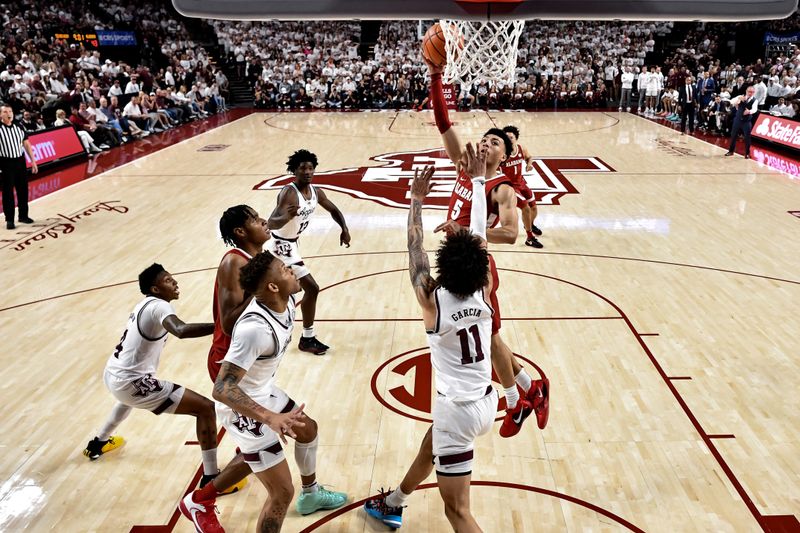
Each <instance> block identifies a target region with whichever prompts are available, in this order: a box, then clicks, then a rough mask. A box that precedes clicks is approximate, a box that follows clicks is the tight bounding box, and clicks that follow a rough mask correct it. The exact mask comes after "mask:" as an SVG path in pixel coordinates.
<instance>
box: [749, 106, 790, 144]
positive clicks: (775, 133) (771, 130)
mask: <svg viewBox="0 0 800 533" xmlns="http://www.w3.org/2000/svg"><path fill="white" fill-rule="evenodd" d="M753 135H754V136H756V137H758V138H760V139H765V140H767V141H772V142H775V143H778V144H781V145H783V146H788V147H790V148H794V149H797V150H800V122H795V121H794V120H789V119H787V118H784V117H773V116H771V115H765V114H761V115H759V116H758V118H756V123H755V124H754V125H753Z"/></svg>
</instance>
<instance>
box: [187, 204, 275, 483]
mask: <svg viewBox="0 0 800 533" xmlns="http://www.w3.org/2000/svg"><path fill="white" fill-rule="evenodd" d="M219 232H220V235H221V236H222V240H223V241H224V242H225V244H227V245H228V246H233V248H232V249H231V250H228V251H227V252H225V255H223V256H222V260H221V261H220V263H219V267H218V268H217V277H216V279H215V280H214V308H213V310H212V315H213V317H214V337H213V341H212V343H211V349H210V350H209V351H208V375H209V376H210V377H211V381H212V382H214V381H216V379H217V374H219V369H220V366H221V365H222V360H223V359H224V358H225V354H226V353H228V348H229V347H230V344H231V336H230V334H231V331H232V330H233V325H234V324H235V323H236V319H238V318H239V315H241V314H242V311H243V310H244V308H245V307H247V305H248V304H249V303H250V300H251V298H250V296H249V295H247V294H245V293H244V291H243V290H242V288H241V286H240V285H239V270H240V269H241V268H242V267H243V266H244V265H246V264H247V262H248V261H249V260H250V258H252V257H253V256H254V255H256V254H258V253H260V252H261V251H262V249H263V247H264V243H266V242H267V241H268V240H269V238H270V232H269V229H267V221H266V220H264V219H263V218H261V217H260V216H258V213H256V211H255V209H253V208H252V207H250V206H247V205H237V206H234V207H230V208H228V209H226V210H225V212H224V213H223V214H222V217H221V218H220V220H219ZM248 475H250V467H249V466H247V463H245V462H244V459H243V457H242V455H241V454H237V455H236V457H234V458H233V460H232V461H231V462H230V463H228V466H226V467H225V468H224V469H223V470H222V472H221V473H220V474H219V476H217V478H216V479H214V481H213V483H214V486H215V487H216V488H217V489H218V490H219V492H220V493H222V494H229V493H231V492H236V490H238V489H240V488H242V487H243V486H244V485H246V484H247V481H246V478H247V476H248ZM204 485H205V483H201V484H200V487H201V488H202V487H203V486H204ZM225 487H229V488H227V489H226V488H225Z"/></svg>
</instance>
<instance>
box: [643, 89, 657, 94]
mask: <svg viewBox="0 0 800 533" xmlns="http://www.w3.org/2000/svg"><path fill="white" fill-rule="evenodd" d="M645 96H658V89H647V90H646V91H645Z"/></svg>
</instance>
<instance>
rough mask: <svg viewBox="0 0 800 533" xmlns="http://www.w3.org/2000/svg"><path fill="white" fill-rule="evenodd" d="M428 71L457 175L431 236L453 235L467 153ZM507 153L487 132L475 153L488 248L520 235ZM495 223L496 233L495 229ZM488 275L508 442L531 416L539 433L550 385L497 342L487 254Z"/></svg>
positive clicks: (468, 195) (465, 186) (465, 193)
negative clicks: (480, 160) (481, 172)
mask: <svg viewBox="0 0 800 533" xmlns="http://www.w3.org/2000/svg"><path fill="white" fill-rule="evenodd" d="M426 62H427V61H426ZM428 71H429V73H430V76H431V91H430V92H431V101H432V102H433V113H434V117H435V118H436V127H437V128H438V129H439V133H441V135H442V140H443V141H444V146H445V150H446V151H447V155H448V156H449V157H450V160H451V161H452V162H453V164H454V165H455V167H456V170H457V171H458V179H457V181H456V185H455V187H454V188H453V194H452V196H451V197H450V205H449V207H448V212H447V219H448V220H447V221H445V222H444V223H443V224H440V225H439V226H438V227H437V228H436V229H435V230H434V231H444V232H446V233H455V232H457V231H459V230H460V229H461V228H463V227H469V226H470V218H471V216H470V206H471V204H472V199H473V196H472V192H471V190H470V188H469V187H470V182H469V178H468V177H467V176H466V174H465V173H464V172H463V171H462V166H463V164H464V157H465V156H466V152H465V150H464V149H463V148H462V144H461V141H460V140H459V138H458V135H457V134H456V132H455V129H454V128H453V127H452V124H451V122H450V118H449V116H448V112H447V105H446V104H445V101H444V94H443V93H442V68H441V67H437V66H435V65H433V64H431V63H429V62H428ZM511 150H512V144H511V140H510V139H509V138H508V136H507V135H506V133H505V132H504V131H503V130H501V129H498V128H492V129H490V130H489V131H487V132H486V133H485V134H484V136H483V138H482V139H481V140H480V143H478V151H479V152H481V153H482V154H483V157H485V159H486V176H491V177H489V178H488V179H487V180H486V196H487V206H488V209H487V212H488V215H487V216H488V218H487V224H488V225H489V228H488V229H487V230H486V236H487V241H488V242H490V243H504V244H514V242H516V240H517V234H518V233H519V229H518V220H517V210H516V193H515V192H514V188H513V186H512V185H511V182H510V180H509V179H508V178H507V177H506V176H504V175H503V174H502V173H500V172H499V168H500V164H501V163H502V162H503V161H505V160H506V159H508V156H509V155H511ZM498 222H499V227H495V226H496V225H498ZM489 269H490V273H491V275H492V279H493V281H494V283H493V285H492V291H491V293H490V294H489V299H490V303H491V304H492V308H493V309H494V315H493V317H492V365H493V366H494V369H495V371H496V372H497V375H498V377H499V378H500V383H501V384H502V385H503V389H504V392H505V398H506V405H507V409H506V415H505V417H504V419H503V425H502V426H501V427H500V436H502V437H511V436H514V435H516V434H517V433H519V430H520V428H521V427H522V423H523V422H524V420H525V418H526V417H527V416H528V415H530V413H531V411H532V410H533V411H535V412H536V421H537V424H538V426H539V428H541V429H544V427H545V425H546V424H547V419H548V415H549V397H548V396H549V383H548V380H547V379H546V378H545V379H541V380H536V381H532V380H531V377H530V376H529V375H528V373H527V372H525V369H523V368H522V366H521V365H520V364H519V363H517V361H516V359H515V358H514V356H513V354H512V353H511V350H510V349H509V348H508V346H507V345H506V343H505V342H504V341H503V339H502V337H501V336H500V325H501V319H500V306H499V303H498V301H497V288H498V286H499V284H500V279H499V277H498V275H497V267H496V265H495V262H494V259H493V258H492V256H491V254H489ZM517 385H518V386H519V387H520V388H521V389H522V392H523V393H524V395H525V399H520V395H519V391H518V390H517Z"/></svg>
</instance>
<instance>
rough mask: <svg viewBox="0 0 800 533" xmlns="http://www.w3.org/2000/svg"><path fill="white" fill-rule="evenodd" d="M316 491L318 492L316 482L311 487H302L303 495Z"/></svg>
mask: <svg viewBox="0 0 800 533" xmlns="http://www.w3.org/2000/svg"><path fill="white" fill-rule="evenodd" d="M318 490H319V484H318V483H317V482H316V481H315V482H314V483H312V484H311V485H303V494H308V493H311V492H317V491H318Z"/></svg>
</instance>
